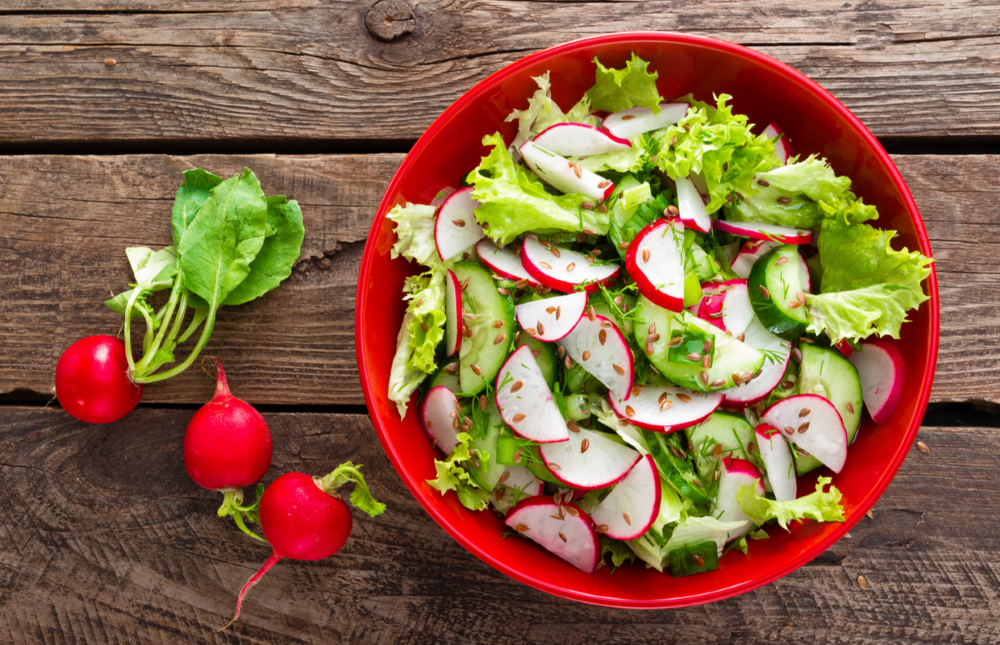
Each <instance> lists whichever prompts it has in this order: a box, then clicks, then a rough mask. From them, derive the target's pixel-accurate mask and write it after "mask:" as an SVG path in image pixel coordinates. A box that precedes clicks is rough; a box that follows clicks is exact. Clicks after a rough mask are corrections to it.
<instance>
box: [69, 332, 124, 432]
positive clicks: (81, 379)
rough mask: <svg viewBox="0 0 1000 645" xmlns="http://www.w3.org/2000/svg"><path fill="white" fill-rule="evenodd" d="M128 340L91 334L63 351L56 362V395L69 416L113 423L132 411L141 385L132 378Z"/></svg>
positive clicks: (89, 420) (81, 419)
mask: <svg viewBox="0 0 1000 645" xmlns="http://www.w3.org/2000/svg"><path fill="white" fill-rule="evenodd" d="M128 371H129V365H128V358H127V357H126V354H125V343H124V342H122V340H121V339H119V338H115V337H113V336H88V337H87V338H82V339H80V340H78V341H76V342H75V343H73V344H72V345H70V346H69V348H68V349H67V350H66V351H65V352H63V355H62V356H60V357H59V362H58V363H57V364H56V396H57V397H58V398H59V404H60V405H62V407H63V409H64V410H66V412H68V413H69V414H70V415H72V416H73V417H75V418H77V419H79V420H80V421H85V422H87V423H111V422H112V421H117V420H118V419H121V418H122V417H124V416H125V415H126V414H128V413H129V412H131V411H132V410H133V409H134V408H135V406H136V405H138V403H139V399H141V398H142V386H141V385H136V384H135V383H133V382H132V381H131V379H129V376H128Z"/></svg>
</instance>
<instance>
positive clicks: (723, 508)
mask: <svg viewBox="0 0 1000 645" xmlns="http://www.w3.org/2000/svg"><path fill="white" fill-rule="evenodd" d="M744 486H750V487H751V488H753V489H754V490H755V491H756V493H757V494H758V495H763V494H764V484H763V482H762V476H761V474H760V471H759V470H757V467H756V466H754V465H753V464H752V463H750V462H749V461H747V460H746V459H733V458H728V459H723V460H722V462H721V463H720V464H719V494H718V498H717V499H716V503H715V508H714V509H713V510H712V516H713V517H715V518H716V519H718V520H719V521H721V522H743V525H742V527H741V528H739V529H738V530H734V531H730V532H729V537H728V538H727V539H729V540H733V539H736V538H738V537H739V536H741V535H742V534H743V533H744V532H745V531H746V530H747V529H748V528H750V526H751V525H752V524H753V522H751V521H750V518H749V517H748V516H747V514H746V512H744V511H743V508H742V507H741V506H740V504H739V502H737V501H736V494H737V493H738V492H739V491H740V489H741V488H743V487H744Z"/></svg>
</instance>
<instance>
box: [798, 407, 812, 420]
mask: <svg viewBox="0 0 1000 645" xmlns="http://www.w3.org/2000/svg"><path fill="white" fill-rule="evenodd" d="M810 413H812V410H810V409H809V408H802V409H801V410H799V418H800V419H801V418H802V417H807V416H809V415H810Z"/></svg>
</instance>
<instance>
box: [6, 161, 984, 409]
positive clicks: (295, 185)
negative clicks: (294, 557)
mask: <svg viewBox="0 0 1000 645" xmlns="http://www.w3.org/2000/svg"><path fill="white" fill-rule="evenodd" d="M401 160H402V157H401V156H400V155H362V156H354V155H344V156H293V157H290V156H272V155H255V156H200V157H171V156H163V155H144V156H121V157H58V156H26V157H6V158H0V230H3V231H4V239H2V240H0V293H3V294H4V298H2V299H0V347H2V348H3V349H2V351H0V393H5V392H11V391H14V390H18V389H22V390H28V391H33V392H35V393H38V394H39V395H44V393H47V392H49V390H50V388H51V387H52V374H53V371H54V369H55V364H56V361H57V360H58V358H59V355H60V354H61V352H62V350H63V349H64V348H66V347H68V346H69V345H70V344H71V343H73V342H74V341H75V340H76V339H78V338H82V337H83V336H87V335H90V334H95V333H112V334H113V333H115V332H116V331H117V330H118V329H119V326H120V320H121V319H120V317H118V316H117V314H114V313H112V312H110V311H108V310H106V309H105V308H104V307H103V306H102V303H103V302H104V300H105V299H106V298H107V297H109V296H110V293H111V292H112V291H116V290H123V289H124V288H125V286H124V285H125V284H126V283H127V281H128V279H129V275H128V264H127V263H126V261H125V257H124V248H125V247H126V246H135V245H150V246H154V247H158V246H163V245H166V244H169V243H170V234H169V230H168V219H169V212H170V206H171V203H172V200H173V194H174V191H175V190H176V187H177V184H178V180H179V177H180V173H181V171H182V170H183V169H185V168H188V167H191V166H204V167H207V168H209V169H212V170H215V171H216V172H218V173H220V174H226V173H235V172H236V171H238V170H239V169H240V168H242V167H243V166H244V165H248V166H250V167H252V168H253V169H254V170H255V171H256V172H257V173H258V175H259V176H260V177H261V181H262V184H263V186H264V190H265V191H266V192H268V193H269V194H270V193H279V194H287V195H289V196H290V197H292V198H295V199H298V200H299V201H300V202H301V204H302V210H303V213H304V214H305V217H306V241H305V246H304V248H303V252H302V260H301V261H300V262H299V264H298V265H297V268H296V271H295V273H294V275H293V277H292V278H291V279H289V281H288V282H287V283H286V284H284V285H282V287H281V288H280V289H278V290H276V291H274V292H272V293H271V294H268V295H267V296H266V297H265V298H263V299H261V300H259V301H255V302H253V303H250V304H248V305H244V306H241V307H234V308H227V309H224V310H223V312H222V314H221V315H220V317H219V320H220V322H219V325H218V327H217V330H216V331H215V333H214V334H213V335H212V339H211V341H210V343H209V346H208V349H207V352H206V353H213V354H217V355H218V356H220V357H221V358H222V359H223V360H224V361H226V364H227V366H228V367H229V370H230V372H231V373H232V374H234V375H235V374H238V375H239V378H238V379H237V378H234V385H235V387H236V388H237V395H238V396H241V397H243V398H246V399H247V400H250V401H252V402H254V403H273V404H289V403H291V404H363V403H364V399H363V397H362V394H361V389H360V386H359V383H358V375H357V366H356V363H355V353H354V321H353V317H354V309H353V303H354V290H355V286H356V283H357V271H358V266H359V262H360V257H361V252H362V250H363V247H364V245H363V242H364V240H365V237H366V235H367V233H368V228H369V227H370V224H371V218H372V217H373V216H374V213H375V209H376V207H377V204H378V201H379V199H380V198H381V194H382V191H383V190H384V189H385V186H386V185H387V184H388V182H389V179H390V177H391V175H392V173H393V172H394V170H395V168H396V166H397V165H398V164H399V163H400V161H401ZM895 161H896V163H897V165H898V166H899V168H900V169H901V170H902V172H903V175H904V177H905V178H906V180H907V181H908V182H909V186H910V189H911V191H912V192H913V194H914V196H915V198H916V201H917V204H918V205H919V207H920V209H921V212H922V214H923V218H924V222H925V224H926V225H927V230H928V234H929V235H930V238H931V246H932V248H933V250H934V253H935V257H936V260H937V270H938V276H939V281H940V293H941V321H942V323H941V326H942V330H941V350H940V358H939V362H938V369H937V378H936V381H935V384H934V390H933V392H932V395H931V400H932V402H944V401H977V402H984V403H993V404H997V403H1000V323H998V322H997V321H998V319H1000V311H998V307H997V303H998V302H1000V286H998V284H1000V283H998V279H1000V241H998V240H1000V206H998V204H1000V200H998V196H1000V189H998V188H997V186H996V177H997V176H998V173H1000V157H997V156H991V155H982V156H975V157H953V156H932V155H928V156H908V155H899V156H896V157H895ZM211 391H212V382H211V381H210V380H209V379H208V378H206V377H205V376H204V375H203V374H202V373H200V371H199V370H197V369H191V370H188V371H187V372H186V373H184V374H182V375H181V376H179V377H176V378H174V379H171V380H169V381H167V382H165V383H161V384H157V385H156V386H151V387H149V388H147V390H146V394H145V398H144V400H145V401H146V402H169V403H200V402H203V401H205V400H207V399H208V398H209V397H210V396H211Z"/></svg>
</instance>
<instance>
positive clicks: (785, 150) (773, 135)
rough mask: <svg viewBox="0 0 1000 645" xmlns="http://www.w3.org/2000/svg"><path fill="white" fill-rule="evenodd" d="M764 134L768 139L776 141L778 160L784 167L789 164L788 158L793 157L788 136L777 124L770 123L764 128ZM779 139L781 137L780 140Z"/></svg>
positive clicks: (775, 147)
mask: <svg viewBox="0 0 1000 645" xmlns="http://www.w3.org/2000/svg"><path fill="white" fill-rule="evenodd" d="M764 134H765V135H766V136H767V138H768V139H776V141H775V142H774V152H775V153H776V154H777V155H778V160H779V161H780V162H781V163H782V165H784V164H786V163H788V158H789V157H791V156H792V146H791V144H789V142H788V135H785V136H782V135H784V134H785V133H784V131H782V129H781V128H779V127H778V124H777V123H773V122H772V123H770V124H769V125H768V126H767V127H766V128H764ZM778 137H781V138H780V139H778Z"/></svg>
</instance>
